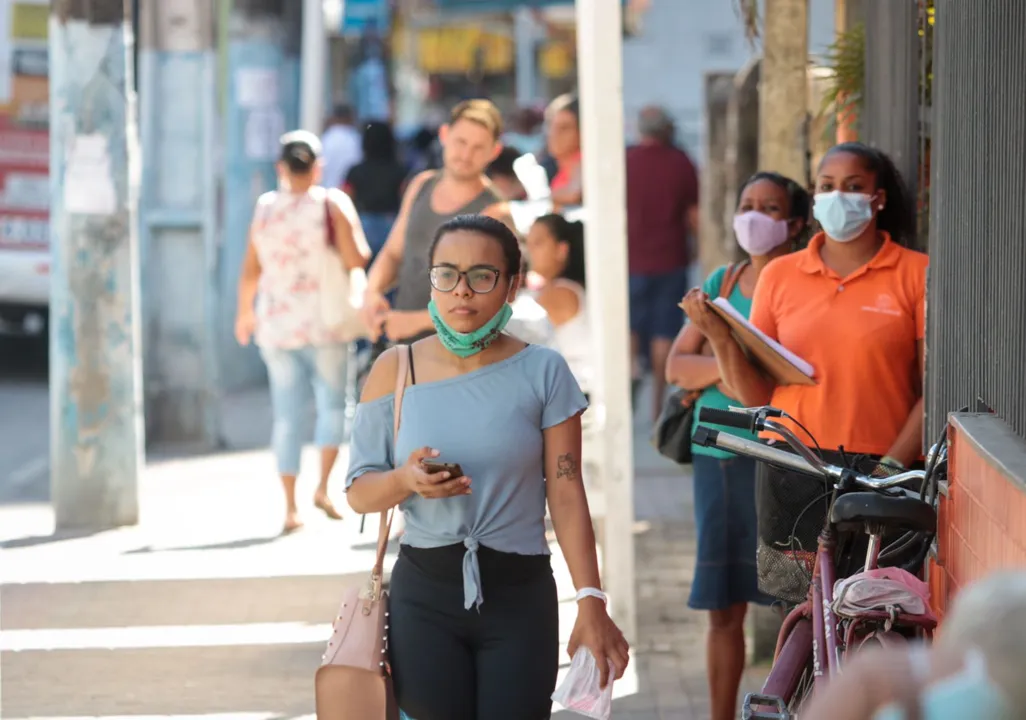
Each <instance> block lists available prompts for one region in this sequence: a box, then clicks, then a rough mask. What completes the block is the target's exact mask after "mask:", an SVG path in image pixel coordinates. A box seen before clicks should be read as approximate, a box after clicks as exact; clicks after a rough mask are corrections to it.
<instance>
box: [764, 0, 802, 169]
mask: <svg viewBox="0 0 1026 720" xmlns="http://www.w3.org/2000/svg"><path fill="white" fill-rule="evenodd" d="M765 8H766V10H765V15H764V21H763V33H762V34H763V41H762V46H763V59H762V70H761V72H762V78H761V82H760V84H759V169H760V170H774V171H776V172H779V173H782V174H784V175H786V176H788V177H790V178H794V179H795V180H797V181H798V182H803V181H804V178H805V175H806V154H805V153H806V123H807V117H808V97H807V93H808V79H807V75H806V68H807V65H808V53H809V51H808V46H809V41H808V32H809V30H808V28H809V8H808V0H766V4H765Z"/></svg>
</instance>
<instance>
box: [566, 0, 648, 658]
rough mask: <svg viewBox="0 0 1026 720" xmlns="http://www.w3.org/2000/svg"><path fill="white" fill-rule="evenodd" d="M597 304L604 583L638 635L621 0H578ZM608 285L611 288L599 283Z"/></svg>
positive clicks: (626, 627)
mask: <svg viewBox="0 0 1026 720" xmlns="http://www.w3.org/2000/svg"><path fill="white" fill-rule="evenodd" d="M576 7H577V58H578V70H577V73H578V83H579V85H580V107H581V130H582V138H581V139H582V150H583V159H582V168H583V185H584V205H585V255H586V258H587V266H588V269H587V273H588V278H587V279H588V287H591V288H596V290H593V291H592V292H590V293H589V294H588V312H589V319H590V323H591V328H592V335H593V340H592V342H593V343H594V346H593V348H594V352H595V355H596V359H597V360H598V363H597V370H598V382H597V383H596V390H597V392H595V393H594V395H595V400H596V402H595V405H594V406H593V409H592V410H589V412H594V413H595V419H594V421H593V422H597V423H599V424H600V429H599V431H600V432H602V433H604V437H605V442H604V445H603V455H604V457H603V462H602V463H601V465H602V477H601V478H600V481H599V482H600V487H602V488H603V489H604V494H605V501H606V502H605V505H606V518H605V522H604V538H603V541H602V549H603V557H604V563H603V564H604V570H605V572H604V575H605V578H604V583H605V586H606V588H607V589H608V591H609V594H610V598H611V605H612V610H613V617H614V619H615V620H616V622H617V623H618V624H619V625H620V628H621V629H622V630H623V631H624V632H625V633H626V635H627V636H628V637H629V638H635V637H637V632H636V630H637V617H636V611H635V606H636V602H635V591H634V447H633V442H632V441H633V433H632V424H633V423H632V411H631V397H630V380H631V366H630V357H629V351H628V348H630V331H629V329H628V318H627V309H628V308H627V297H628V295H627V209H626V196H627V193H626V180H625V168H624V154H625V149H624V123H623V60H622V57H623V39H622V35H621V27H622V24H621V14H622V8H621V5H620V0H577V5H576ZM598 288H601V291H600V290H598Z"/></svg>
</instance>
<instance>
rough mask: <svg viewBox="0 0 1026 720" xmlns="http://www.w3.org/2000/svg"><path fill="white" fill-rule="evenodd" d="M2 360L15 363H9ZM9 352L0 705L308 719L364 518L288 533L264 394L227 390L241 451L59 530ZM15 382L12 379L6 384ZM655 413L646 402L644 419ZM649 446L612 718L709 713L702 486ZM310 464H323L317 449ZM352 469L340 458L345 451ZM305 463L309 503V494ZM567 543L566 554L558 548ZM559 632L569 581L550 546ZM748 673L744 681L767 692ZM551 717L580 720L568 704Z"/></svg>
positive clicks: (3, 409)
mask: <svg viewBox="0 0 1026 720" xmlns="http://www.w3.org/2000/svg"><path fill="white" fill-rule="evenodd" d="M5 358H6V359H5ZM8 360H9V356H8V355H7V350H6V346H5V350H4V353H3V354H0V365H3V369H2V370H0V372H2V373H3V377H2V378H0V429H2V432H3V433H4V434H3V435H2V436H0V437H3V438H4V441H3V443H2V444H0V470H2V472H0V547H2V548H3V549H2V551H0V568H2V573H3V575H2V583H3V584H2V586H0V627H2V628H3V632H2V633H0V651H2V654H0V662H2V666H3V673H2V680H0V682H2V686H0V715H2V717H4V718H57V717H65V718H66V717H69V716H76V717H83V716H84V717H99V718H112V717H115V716H116V717H121V718H124V717H136V718H138V717H140V716H151V717H152V716H165V717H167V716H174V717H179V716H186V717H197V718H199V717H214V716H217V717H232V718H237V720H263V719H265V718H266V719H267V720H270V719H271V718H297V717H302V716H308V715H309V714H310V713H312V710H313V708H312V701H311V688H312V685H311V678H312V673H313V670H314V668H315V667H316V664H317V660H318V657H319V653H320V651H321V648H322V644H323V642H324V639H325V637H326V635H327V632H328V621H330V618H331V617H332V614H333V612H334V610H335V604H336V602H337V600H338V597H339V593H340V589H341V588H342V586H343V585H345V584H346V582H347V580H348V579H349V578H352V577H354V576H359V575H360V574H362V573H364V572H366V570H367V568H368V567H369V565H370V563H371V558H372V552H373V547H372V546H373V537H372V536H371V534H370V531H368V532H367V533H365V534H363V535H361V534H360V533H359V532H358V526H359V520H358V518H355V517H347V518H346V520H345V521H344V522H342V523H332V522H330V521H328V520H327V519H325V518H323V517H318V516H316V515H314V514H313V513H309V514H308V517H307V520H308V527H307V528H306V530H304V531H303V532H301V533H298V534H296V535H294V536H292V537H288V538H278V537H276V531H277V529H278V524H279V521H280V513H281V507H280V498H279V495H278V488H277V486H276V480H275V478H274V475H273V471H272V464H271V459H270V456H269V455H268V454H267V453H266V452H265V451H263V450H261V449H258V450H252V449H245V448H246V447H252V446H253V445H254V444H255V443H257V442H259V438H262V437H265V436H266V432H267V429H268V427H269V423H270V419H269V412H268V407H267V400H266V394H265V393H264V392H262V391H255V392H251V393H246V394H242V395H238V396H234V397H232V398H229V400H228V401H227V402H226V411H225V420H226V427H229V428H230V429H231V433H230V440H231V444H232V446H233V449H232V450H230V451H229V452H226V453H223V454H219V455H210V456H202V457H179V458H176V457H161V458H160V459H156V460H154V459H152V458H151V462H150V464H149V466H148V467H147V470H146V473H145V475H144V477H143V480H142V493H141V497H142V513H143V521H142V524H141V525H140V526H139V527H136V528H126V529H122V530H118V531H113V532H105V533H99V534H93V535H87V536H82V537H74V536H71V537H67V536H56V537H55V536H54V535H53V526H52V516H51V514H50V512H49V509H48V508H47V506H46V505H45V504H43V502H41V501H43V500H45V498H46V495H47V492H46V487H47V481H48V470H47V467H46V446H47V439H46V436H47V421H46V415H47V400H46V383H45V371H40V370H38V369H36V370H34V371H33V370H32V368H31V367H26V365H25V363H21V364H20V365H19V364H18V363H14V364H13V367H12V365H11V363H9V362H8ZM12 376H13V379H12ZM639 414H640V415H641V416H647V412H642V413H639ZM636 446H637V453H636V456H637V462H636V465H637V481H636V483H637V485H636V487H637V491H636V498H637V499H636V503H637V516H638V524H637V528H636V531H637V554H638V563H637V572H638V578H637V580H638V594H639V628H640V635H641V636H640V638H639V640H638V642H637V643H636V644H635V645H636V654H635V659H634V662H633V664H632V668H631V672H630V673H629V674H628V676H627V677H625V679H624V680H623V681H621V682H619V683H617V684H616V686H615V696H616V700H615V704H616V710H615V711H614V717H616V718H627V719H630V720H663V719H666V718H680V719H682V720H703V719H704V718H706V717H707V701H706V699H705V689H704V682H705V680H704V669H703V661H704V646H703V638H702V632H703V618H702V617H701V616H700V615H699V614H696V613H692V612H690V611H688V610H687V608H686V607H685V599H686V596H687V590H688V585H689V581H690V574H691V567H692V563H693V537H692V535H693V533H692V529H691V522H690V513H691V510H690V505H689V501H690V479H688V478H684V477H682V476H681V475H680V474H679V473H678V472H677V471H676V469H674V468H672V467H667V465H666V464H665V463H663V462H662V460H661V459H660V458H659V457H658V456H657V455H655V454H654V452H653V451H651V449H650V448H649V447H648V445H647V442H646V440H645V437H644V434H643V433H640V432H639V434H638V437H637V438H636ZM307 458H308V459H309V460H311V461H313V462H310V463H309V464H308V465H307V467H309V468H311V470H312V469H313V468H314V467H315V461H314V457H313V454H312V453H308V456H307ZM343 462H344V458H343ZM313 485H314V480H313V477H312V473H309V474H308V475H307V476H306V477H305V478H303V479H302V480H301V497H309V496H310V495H311V494H312V492H313ZM554 549H558V548H554ZM555 565H556V568H557V577H558V579H559V586H560V595H561V598H562V599H563V604H562V608H561V609H562V611H563V613H562V622H561V626H562V631H563V635H564V638H565V636H566V635H568V634H569V631H570V628H571V626H572V623H573V611H574V607H573V602H572V597H573V588H572V586H571V584H570V582H569V578H568V574H567V572H566V569H565V564H564V563H563V562H562V559H561V558H559V557H558V555H557V557H556V562H555ZM758 682H759V673H758V672H755V671H750V672H749V674H748V677H746V686H748V687H749V688H753V687H756V686H757V685H758ZM555 717H557V718H563V719H565V720H569V719H570V718H571V717H576V716H571V715H569V714H568V713H566V712H561V713H557V714H556V715H555Z"/></svg>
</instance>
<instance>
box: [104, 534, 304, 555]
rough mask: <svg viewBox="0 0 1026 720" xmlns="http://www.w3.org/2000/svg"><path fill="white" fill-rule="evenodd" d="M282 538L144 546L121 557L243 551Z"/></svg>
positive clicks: (268, 537)
mask: <svg viewBox="0 0 1026 720" xmlns="http://www.w3.org/2000/svg"><path fill="white" fill-rule="evenodd" d="M284 537H286V536H285V535H269V536H265V537H254V538H240V539H238V540H230V541H227V542H220V543H207V544H204V545H180V546H177V547H176V546H170V547H153V546H152V545H144V546H143V547H138V548H135V549H134V550H126V551H124V552H123V553H122V555H146V554H149V553H165V552H191V551H203V550H243V549H245V548H251V547H260V546H263V545H270V544H271V543H273V542H275V541H277V540H281V539H282V538H284Z"/></svg>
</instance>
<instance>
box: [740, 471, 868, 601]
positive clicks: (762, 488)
mask: <svg viewBox="0 0 1026 720" xmlns="http://www.w3.org/2000/svg"><path fill="white" fill-rule="evenodd" d="M824 455H825V456H826V460H827V462H832V463H836V464H840V463H839V458H836V457H830V455H831V453H824ZM863 464H868V466H869V467H868V469H869V470H872V468H873V467H875V463H873V462H872V461H868V463H860V468H859V469H860V470H864V468H863V467H861V465H863ZM755 497H756V509H757V514H758V523H759V540H758V545H757V550H756V563H757V567H758V576H759V589H760V590H761V591H762V592H764V593H766V594H767V595H769V596H771V597H774V598H776V599H778V600H783V601H784V602H787V603H791V604H797V603H800V602H803V601H804V600H805V599H806V597H807V596H808V592H809V582H810V581H811V580H812V570H813V567H814V565H815V560H816V548H817V542H818V539H819V534H820V532H821V531H822V530H823V525H824V522H825V521H826V513H827V510H828V509H829V508H828V505H829V502H830V496H829V485H828V484H827V483H826V482H825V481H824V480H823V479H822V478H818V477H812V476H809V475H802V474H800V473H795V472H789V471H785V470H780V469H778V468H775V467H771V466H769V465H766V464H764V463H760V464H759V466H758V471H757V473H756V485H755ZM867 545H868V538H867V536H866V535H865V534H863V533H861V532H859V533H840V534H839V536H838V544H837V552H836V553H835V554H834V564H835V569H836V571H837V577H838V578H844V577H848V576H849V575H851V574H853V573H855V572H858V571H859V570H861V569H862V568H863V565H864V563H865V554H866V547H867Z"/></svg>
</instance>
